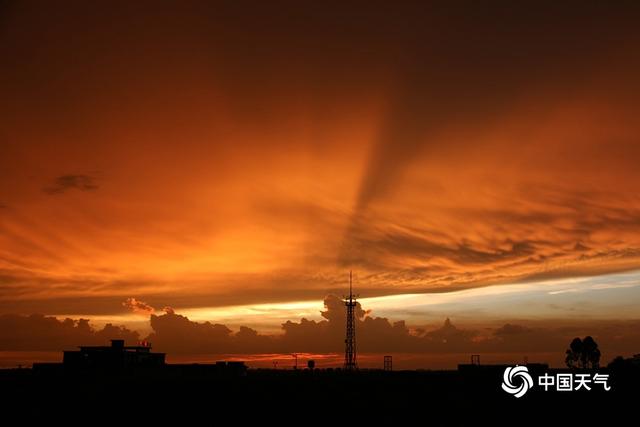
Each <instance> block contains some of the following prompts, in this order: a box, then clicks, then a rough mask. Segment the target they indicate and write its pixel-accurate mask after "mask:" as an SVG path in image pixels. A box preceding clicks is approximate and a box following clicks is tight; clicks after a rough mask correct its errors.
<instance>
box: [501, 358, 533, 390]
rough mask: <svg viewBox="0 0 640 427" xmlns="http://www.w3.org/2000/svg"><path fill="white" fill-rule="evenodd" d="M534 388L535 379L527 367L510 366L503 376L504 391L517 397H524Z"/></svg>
mask: <svg viewBox="0 0 640 427" xmlns="http://www.w3.org/2000/svg"><path fill="white" fill-rule="evenodd" d="M531 387H533V378H531V375H529V370H528V369H527V367H526V366H518V365H516V366H513V367H512V366H509V367H507V369H505V370H504V375H503V376H502V389H503V390H504V391H506V392H507V393H509V394H512V395H514V396H515V397H522V396H524V394H525V393H526V392H527V391H528V390H529V389H530V388H531Z"/></svg>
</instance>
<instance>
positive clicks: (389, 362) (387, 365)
mask: <svg viewBox="0 0 640 427" xmlns="http://www.w3.org/2000/svg"><path fill="white" fill-rule="evenodd" d="M383 369H384V370H385V371H393V357H392V356H385V357H384V365H383Z"/></svg>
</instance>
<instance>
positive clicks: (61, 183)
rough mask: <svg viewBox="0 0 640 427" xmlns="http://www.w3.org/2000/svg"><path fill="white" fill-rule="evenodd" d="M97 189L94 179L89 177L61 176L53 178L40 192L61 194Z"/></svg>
mask: <svg viewBox="0 0 640 427" xmlns="http://www.w3.org/2000/svg"><path fill="white" fill-rule="evenodd" d="M98 188H99V186H98V184H97V183H96V178H95V177H93V176H90V175H61V176H59V177H57V178H55V179H54V180H53V181H52V182H51V183H50V184H49V185H47V186H46V187H44V188H43V189H42V191H44V192H45V193H46V194H49V195H54V194H62V193H65V192H67V191H69V190H79V191H94V190H97V189H98Z"/></svg>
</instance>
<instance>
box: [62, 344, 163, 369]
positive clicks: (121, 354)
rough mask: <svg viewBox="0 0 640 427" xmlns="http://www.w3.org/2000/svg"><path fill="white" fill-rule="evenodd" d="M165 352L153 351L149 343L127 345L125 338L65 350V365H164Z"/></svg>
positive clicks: (92, 366)
mask: <svg viewBox="0 0 640 427" xmlns="http://www.w3.org/2000/svg"><path fill="white" fill-rule="evenodd" d="M164 359H165V354H164V353H152V352H151V347H150V346H148V345H137V346H125V345H124V340H111V346H81V347H80V350H78V351H65V352H64V356H63V359H62V363H63V365H64V366H65V368H66V367H69V368H125V367H137V366H162V365H164Z"/></svg>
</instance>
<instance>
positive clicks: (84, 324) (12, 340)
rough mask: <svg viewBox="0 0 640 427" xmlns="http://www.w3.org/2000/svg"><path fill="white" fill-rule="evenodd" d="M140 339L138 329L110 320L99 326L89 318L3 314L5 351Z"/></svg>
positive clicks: (0, 342)
mask: <svg viewBox="0 0 640 427" xmlns="http://www.w3.org/2000/svg"><path fill="white" fill-rule="evenodd" d="M139 338H140V336H139V334H138V332H135V331H131V330H129V329H127V328H126V327H124V326H115V325H113V324H110V323H109V324H107V325H105V326H104V327H103V328H102V329H95V328H94V327H93V326H91V325H90V324H89V321H88V320H87V319H77V320H73V319H70V318H66V319H63V320H58V319H56V318H55V317H51V316H43V315H41V314H32V315H30V316H21V315H15V314H3V315H0V350H5V351H17V350H69V349H74V348H76V347H77V346H79V345H104V344H106V343H108V342H109V340H111V339H123V340H125V341H126V342H130V343H135V342H137V341H139Z"/></svg>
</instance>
